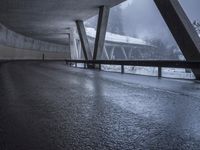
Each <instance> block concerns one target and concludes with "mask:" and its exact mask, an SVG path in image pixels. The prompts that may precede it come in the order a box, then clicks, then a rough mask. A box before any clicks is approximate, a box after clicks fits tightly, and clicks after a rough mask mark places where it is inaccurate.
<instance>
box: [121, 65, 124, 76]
mask: <svg viewBox="0 0 200 150" xmlns="http://www.w3.org/2000/svg"><path fill="white" fill-rule="evenodd" d="M121 73H122V74H123V73H124V65H121Z"/></svg>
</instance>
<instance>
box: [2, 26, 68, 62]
mask: <svg viewBox="0 0 200 150" xmlns="http://www.w3.org/2000/svg"><path fill="white" fill-rule="evenodd" d="M43 58H44V59H46V60H51V59H69V58H70V46H69V45H59V44H54V43H49V42H44V41H40V40H36V39H32V38H30V37H26V36H23V35H21V34H18V33H15V32H13V31H11V30H9V29H8V28H6V27H5V26H3V25H2V24H0V59H1V60H19V59H35V60H37V59H38V60H41V59H43Z"/></svg>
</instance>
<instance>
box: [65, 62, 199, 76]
mask: <svg viewBox="0 0 200 150" xmlns="http://www.w3.org/2000/svg"><path fill="white" fill-rule="evenodd" d="M65 61H66V63H67V64H69V65H71V64H75V66H77V64H79V63H81V64H84V68H92V67H94V68H99V70H101V65H120V66H121V73H125V70H124V66H143V67H157V68H158V77H162V68H163V67H165V68H185V69H200V61H174V60H159V61H158V60H96V61H93V60H88V61H85V60H65Z"/></svg>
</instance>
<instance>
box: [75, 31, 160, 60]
mask: <svg viewBox="0 0 200 150" xmlns="http://www.w3.org/2000/svg"><path fill="white" fill-rule="evenodd" d="M74 34H75V36H74V38H75V39H74V43H73V44H74V47H75V50H74V51H75V52H74V53H72V55H71V57H72V58H73V59H83V58H84V55H83V51H82V47H81V41H80V38H79V35H78V34H77V33H76V32H75V33H74ZM86 34H87V37H88V42H89V45H90V47H91V49H90V50H91V52H90V53H91V54H92V53H93V52H94V43H95V38H96V30H95V29H94V28H86ZM136 49H146V50H147V51H155V49H157V47H155V46H153V45H151V44H149V43H147V42H146V41H144V40H141V39H138V38H133V37H129V36H123V35H119V34H114V33H110V32H106V37H105V44H104V47H103V51H102V53H101V56H100V57H101V59H103V60H114V59H115V53H116V52H118V51H121V53H122V54H123V56H122V57H121V59H124V60H130V59H131V57H132V53H133V51H134V50H136Z"/></svg>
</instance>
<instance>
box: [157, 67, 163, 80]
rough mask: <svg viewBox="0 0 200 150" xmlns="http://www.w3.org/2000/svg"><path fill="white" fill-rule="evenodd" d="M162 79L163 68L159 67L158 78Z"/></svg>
mask: <svg viewBox="0 0 200 150" xmlns="http://www.w3.org/2000/svg"><path fill="white" fill-rule="evenodd" d="M161 77H162V68H161V67H158V78H161Z"/></svg>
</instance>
